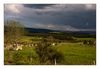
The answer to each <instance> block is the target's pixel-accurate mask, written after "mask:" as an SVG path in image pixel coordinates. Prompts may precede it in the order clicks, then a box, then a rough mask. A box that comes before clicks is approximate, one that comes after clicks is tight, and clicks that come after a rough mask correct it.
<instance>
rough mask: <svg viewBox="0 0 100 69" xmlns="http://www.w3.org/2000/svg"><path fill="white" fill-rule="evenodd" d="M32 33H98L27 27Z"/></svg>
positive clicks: (93, 32) (94, 32)
mask: <svg viewBox="0 0 100 69" xmlns="http://www.w3.org/2000/svg"><path fill="white" fill-rule="evenodd" d="M25 29H26V30H27V31H28V32H30V33H49V32H65V33H75V34H96V31H61V30H50V29H40V28H25Z"/></svg>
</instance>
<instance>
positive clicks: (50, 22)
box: [4, 4, 96, 31]
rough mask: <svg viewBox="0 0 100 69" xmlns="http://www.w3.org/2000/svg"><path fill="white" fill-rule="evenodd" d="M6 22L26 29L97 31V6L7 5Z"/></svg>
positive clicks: (5, 6) (5, 9)
mask: <svg viewBox="0 0 100 69" xmlns="http://www.w3.org/2000/svg"><path fill="white" fill-rule="evenodd" d="M4 20H5V21H6V20H17V21H19V22H21V23H22V24H23V25H24V26H26V27H31V28H43V29H52V30H64V31H95V30H96V5H95V4H5V5H4Z"/></svg>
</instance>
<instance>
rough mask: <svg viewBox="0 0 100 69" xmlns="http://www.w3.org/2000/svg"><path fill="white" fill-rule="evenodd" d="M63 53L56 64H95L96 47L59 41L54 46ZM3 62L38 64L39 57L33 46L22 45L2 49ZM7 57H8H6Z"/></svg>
mask: <svg viewBox="0 0 100 69" xmlns="http://www.w3.org/2000/svg"><path fill="white" fill-rule="evenodd" d="M54 47H55V48H56V49H57V50H58V51H60V52H61V53H62V54H63V55H64V60H62V61H61V63H57V64H58V65H60V64H62V65H95V62H96V47H95V46H92V47H91V46H88V45H83V44H81V43H59V44H58V45H57V46H54ZM4 56H5V57H4V63H5V64H21V65H25V64H27V65H28V64H29V65H33V64H34V65H38V64H39V59H38V55H37V54H36V52H35V48H34V47H23V50H21V51H8V50H5V51H4ZM8 58H9V59H8Z"/></svg>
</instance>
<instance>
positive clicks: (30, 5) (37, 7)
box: [23, 4, 54, 9]
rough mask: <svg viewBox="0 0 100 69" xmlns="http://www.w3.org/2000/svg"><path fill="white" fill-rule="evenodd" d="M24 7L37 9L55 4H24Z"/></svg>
mask: <svg viewBox="0 0 100 69" xmlns="http://www.w3.org/2000/svg"><path fill="white" fill-rule="evenodd" d="M23 5H24V7H28V8H36V9H43V8H45V7H47V6H51V5H54V4H23Z"/></svg>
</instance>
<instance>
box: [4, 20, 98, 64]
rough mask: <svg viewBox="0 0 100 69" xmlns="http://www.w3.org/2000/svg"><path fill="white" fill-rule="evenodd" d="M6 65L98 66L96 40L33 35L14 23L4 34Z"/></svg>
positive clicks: (68, 35)
mask: <svg viewBox="0 0 100 69" xmlns="http://www.w3.org/2000/svg"><path fill="white" fill-rule="evenodd" d="M4 34H5V35H4V36H5V38H4V64H5V65H95V64H96V36H95V35H94V34H74V33H65V32H57V33H56V32H49V33H30V32H28V31H27V30H25V29H24V27H23V25H20V23H17V22H15V21H12V22H11V23H8V24H6V25H5V31H4Z"/></svg>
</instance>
